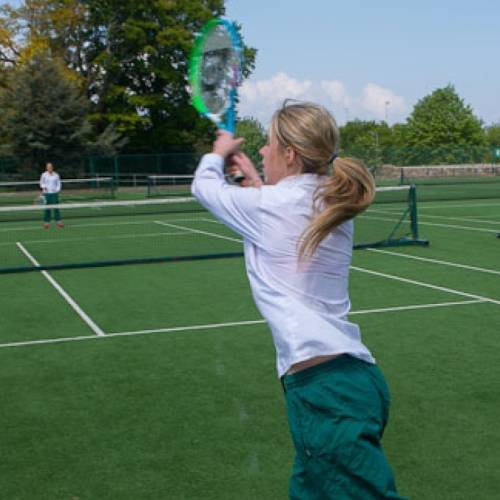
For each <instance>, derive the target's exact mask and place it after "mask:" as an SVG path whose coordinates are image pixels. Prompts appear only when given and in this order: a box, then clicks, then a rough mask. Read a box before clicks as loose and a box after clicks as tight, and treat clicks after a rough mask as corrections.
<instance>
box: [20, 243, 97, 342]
mask: <svg viewBox="0 0 500 500" xmlns="http://www.w3.org/2000/svg"><path fill="white" fill-rule="evenodd" d="M16 245H17V246H18V248H19V249H20V250H21V252H23V254H24V255H26V257H28V259H29V260H30V261H31V263H32V264H33V265H34V266H37V267H40V264H39V263H38V261H37V260H36V259H35V258H34V257H33V256H32V255H31V254H30V253H29V252H28V250H26V248H25V247H24V246H23V244H22V243H20V242H19V241H18V242H16ZM41 273H42V274H43V276H45V278H47V280H48V281H49V283H50V284H51V285H52V286H53V287H54V288H55V289H56V290H57V291H58V292H59V293H60V294H61V295H62V297H63V299H64V300H65V301H66V302H67V303H68V304H69V305H70V306H71V307H72V308H73V310H74V311H75V312H76V314H78V316H80V318H81V319H82V320H83V321H85V323H87V325H88V326H89V327H90V329H91V330H92V331H93V332H94V333H95V334H96V335H98V336H99V337H102V336H105V335H106V334H105V333H104V332H103V331H102V330H101V329H100V328H99V327H98V326H97V325H96V323H95V322H94V321H92V319H90V317H89V316H88V315H87V314H86V313H85V312H84V311H83V310H82V308H81V307H80V306H79V305H78V304H77V303H76V302H75V301H74V300H73V299H72V298H71V297H70V295H69V294H68V293H67V292H66V290H64V288H63V287H62V286H61V285H60V284H59V283H58V282H57V281H56V280H55V279H54V278H53V277H52V276H51V275H50V274H49V273H48V272H47V271H41Z"/></svg>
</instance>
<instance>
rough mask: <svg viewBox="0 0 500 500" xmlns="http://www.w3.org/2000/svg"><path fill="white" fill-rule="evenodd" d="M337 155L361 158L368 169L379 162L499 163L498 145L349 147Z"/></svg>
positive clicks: (373, 167) (386, 163) (427, 163)
mask: <svg viewBox="0 0 500 500" xmlns="http://www.w3.org/2000/svg"><path fill="white" fill-rule="evenodd" d="M341 154H343V155H346V156H353V157H355V158H359V159H361V160H363V161H364V162H365V163H366V164H367V165H368V166H369V167H370V168H371V169H376V168H377V167H378V166H380V165H396V166H408V165H411V166H415V165H461V164H470V163H499V164H500V146H467V145H460V146H444V145H443V146H439V147H435V146H433V147H418V148H412V147H408V148H394V147H383V146H375V145H374V146H372V147H352V148H346V149H344V150H342V151H341Z"/></svg>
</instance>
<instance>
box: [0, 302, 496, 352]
mask: <svg viewBox="0 0 500 500" xmlns="http://www.w3.org/2000/svg"><path fill="white" fill-rule="evenodd" d="M485 302H487V300H483V299H476V300H464V301H460V302H440V303H433V304H415V305H408V306H398V307H385V308H381V309H361V310H359V311H351V312H350V313H349V316H351V315H360V314H380V313H386V312H399V311H410V310H414V309H432V308H436V307H453V306H462V305H470V304H480V303H485ZM264 323H265V320H263V319H257V320H250V321H232V322H229V323H214V324H207V325H191V326H177V327H172V328H157V329H150V330H136V331H130V332H115V333H107V334H106V335H105V336H104V337H88V336H85V337H83V336H81V337H61V338H56V339H43V340H26V341H22V342H9V343H6V344H0V348H7V347H24V346H31V345H43V344H59V343H63V342H75V341H82V340H94V339H98V338H112V337H134V336H139V335H154V334H159V333H175V332H187V331H198V330H213V329H218V328H228V327H233V326H251V325H261V324H264Z"/></svg>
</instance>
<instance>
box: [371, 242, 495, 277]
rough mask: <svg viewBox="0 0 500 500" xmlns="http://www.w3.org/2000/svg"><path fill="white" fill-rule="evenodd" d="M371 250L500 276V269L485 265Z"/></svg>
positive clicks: (376, 250) (376, 249) (377, 249)
mask: <svg viewBox="0 0 500 500" xmlns="http://www.w3.org/2000/svg"><path fill="white" fill-rule="evenodd" d="M367 250H368V251H369V252H377V253H384V254H387V255H394V256H396V257H403V258H405V259H414V260H421V261H423V262H431V263H433V264H440V265H443V266H451V267H459V268H461V269H468V270H470V271H478V272H480V273H489V274H497V275H499V276H500V271H496V270H494V269H486V268H485V267H476V266H467V265H465V264H458V263H457V262H449V261H447V260H439V259H431V258H429V257H418V256H417V255H408V254H405V253H399V252H391V251H389V250H381V249H379V248H368V249H367Z"/></svg>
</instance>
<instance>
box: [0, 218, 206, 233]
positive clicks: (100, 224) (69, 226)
mask: <svg viewBox="0 0 500 500" xmlns="http://www.w3.org/2000/svg"><path fill="white" fill-rule="evenodd" d="M131 217H133V215H131ZM199 221H205V222H210V221H209V219H201V218H199V219H172V221H171V222H199ZM153 222H154V221H153V220H151V219H150V220H145V221H129V222H97V223H94V224H90V223H87V224H71V223H70V224H66V226H65V230H68V229H74V228H75V227H76V228H80V227H106V226H110V227H114V226H131V225H143V224H152V223H153ZM41 227H42V226H41V225H38V226H20V227H5V228H0V232H9V231H36V230H37V229H41Z"/></svg>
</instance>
